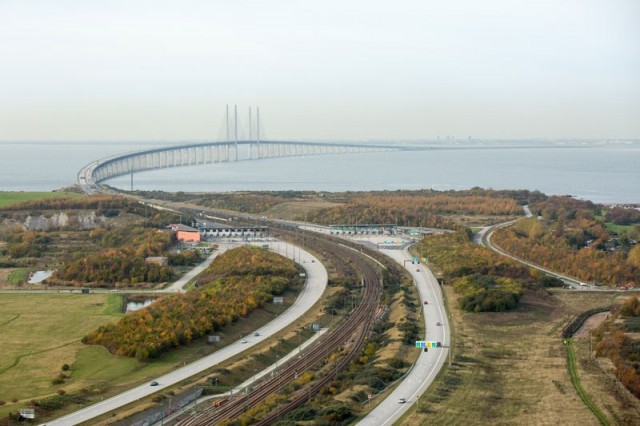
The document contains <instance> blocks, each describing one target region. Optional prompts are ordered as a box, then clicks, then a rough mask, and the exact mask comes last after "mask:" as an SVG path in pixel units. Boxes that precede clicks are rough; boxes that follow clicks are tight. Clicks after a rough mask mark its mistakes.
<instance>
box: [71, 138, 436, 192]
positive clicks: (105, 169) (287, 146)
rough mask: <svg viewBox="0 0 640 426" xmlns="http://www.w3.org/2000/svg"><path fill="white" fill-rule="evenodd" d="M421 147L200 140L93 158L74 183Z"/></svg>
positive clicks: (95, 185)
mask: <svg viewBox="0 0 640 426" xmlns="http://www.w3.org/2000/svg"><path fill="white" fill-rule="evenodd" d="M424 149H429V148H425V147H415V146H406V145H405V146H403V145H379V144H357V143H326V142H295V141H255V140H247V141H225V142H204V143H194V144H186V145H177V146H170V147H162V148H155V149H148V150H144V151H137V152H133V153H127V154H122V155H115V156H112V157H108V158H103V159H100V160H96V161H93V162H91V163H89V164H87V165H86V166H84V167H83V168H82V170H80V171H79V172H78V183H79V184H80V187H81V188H82V189H83V190H84V191H85V192H86V193H88V194H95V193H98V192H101V188H100V186H99V184H100V182H102V181H105V180H107V179H110V178H113V177H116V176H123V175H129V174H133V173H137V172H142V171H147V170H155V169H164V168H171V167H183V166H194V165H199V164H214V163H224V162H230V161H245V160H262V159H268V158H280V157H294V156H308V155H325V154H345V153H350V154H354V153H365V152H386V151H415V150H424Z"/></svg>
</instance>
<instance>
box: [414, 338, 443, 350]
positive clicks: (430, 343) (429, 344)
mask: <svg viewBox="0 0 640 426" xmlns="http://www.w3.org/2000/svg"><path fill="white" fill-rule="evenodd" d="M440 347H442V342H436V341H435V340H427V341H425V340H416V348H440Z"/></svg>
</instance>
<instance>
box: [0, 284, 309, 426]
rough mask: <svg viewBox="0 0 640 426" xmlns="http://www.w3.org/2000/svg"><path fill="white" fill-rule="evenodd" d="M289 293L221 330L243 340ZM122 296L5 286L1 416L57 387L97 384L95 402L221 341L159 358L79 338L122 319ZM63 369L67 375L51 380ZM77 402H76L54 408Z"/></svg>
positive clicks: (0, 323)
mask: <svg viewBox="0 0 640 426" xmlns="http://www.w3.org/2000/svg"><path fill="white" fill-rule="evenodd" d="M284 297H285V304H284V305H282V306H281V305H277V306H274V305H267V306H265V307H264V308H261V309H257V310H256V311H254V312H253V313H252V314H250V316H249V317H248V318H246V319H240V320H239V321H237V322H235V323H233V324H231V325H230V326H228V327H225V328H224V329H223V330H221V331H219V332H217V333H216V334H218V335H220V336H221V339H222V341H223V342H226V343H229V342H234V341H236V340H238V339H239V338H240V337H241V336H244V335H246V334H247V333H250V332H251V331H252V330H255V329H256V328H258V327H260V326H261V325H262V324H265V323H267V322H269V321H270V320H272V319H273V318H274V317H275V316H276V315H279V314H280V313H282V312H283V311H284V310H285V309H287V308H288V307H289V306H290V305H291V304H292V303H293V301H294V300H295V299H296V297H297V293H296V292H286V293H285V294H284ZM122 303H123V299H122V296H121V295H117V294H109V295H105V294H0V342H2V344H1V348H2V350H1V353H2V356H1V357H0V401H4V402H5V405H3V406H0V418H2V417H4V416H6V415H7V414H8V413H9V412H14V413H15V412H16V411H17V410H18V408H22V407H25V406H28V405H29V404H30V401H31V400H34V399H35V400H38V399H41V398H44V397H47V396H52V395H56V394H57V392H58V390H60V389H62V390H64V391H65V392H66V393H67V394H72V393H79V392H80V391H81V390H83V389H94V388H95V387H96V386H97V387H99V388H100V389H101V391H100V393H96V394H93V391H92V392H89V393H88V394H86V399H87V401H88V403H89V402H95V401H96V400H100V398H107V397H109V396H112V395H114V394H116V393H119V392H122V391H124V390H126V389H128V388H130V387H132V386H134V385H137V384H140V383H143V382H145V381H150V380H153V379H154V378H156V377H158V376H161V375H163V374H166V373H168V372H169V371H171V370H173V369H175V368H177V367H179V366H183V365H184V364H185V363H190V362H193V361H195V360H197V359H200V358H201V357H203V356H205V355H208V354H209V353H211V352H213V351H215V350H217V349H219V348H220V346H213V345H207V344H206V342H205V341H204V340H203V339H199V340H197V341H194V342H193V343H191V344H190V345H189V346H186V347H182V348H178V349H175V350H172V351H170V352H168V353H165V354H163V355H162V356H161V357H160V358H158V359H157V360H154V362H141V361H137V360H136V359H133V358H128V357H119V356H115V355H112V354H111V353H109V352H108V351H107V350H106V349H105V348H103V347H102V346H88V345H84V344H82V343H81V342H80V339H82V337H83V336H84V335H86V334H88V333H89V332H90V331H92V330H94V329H96V328H97V327H99V326H100V325H104V324H106V323H107V322H115V321H117V320H119V319H120V318H121V317H122V316H123V315H124V314H122V313H121V308H122ZM64 364H69V366H70V369H69V370H68V371H63V370H62V367H63V365H64ZM60 374H64V375H65V376H68V377H67V378H64V379H62V381H61V382H60V383H57V384H53V383H52V382H53V381H55V380H56V379H60V376H59V375H60ZM58 381H59V380H58ZM96 398H97V399H96ZM14 400H16V402H13V401H14ZM78 408H80V407H79V406H77V405H73V404H71V405H69V406H67V407H65V408H64V409H62V410H59V411H57V412H55V413H52V416H53V417H57V416H60V415H63V414H64V413H66V412H70V411H73V410H74V409H78ZM41 419H42V417H41Z"/></svg>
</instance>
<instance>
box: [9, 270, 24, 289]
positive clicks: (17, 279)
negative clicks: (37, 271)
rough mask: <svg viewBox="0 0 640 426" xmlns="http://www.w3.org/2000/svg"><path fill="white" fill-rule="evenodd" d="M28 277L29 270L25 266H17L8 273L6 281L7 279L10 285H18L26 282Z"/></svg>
mask: <svg viewBox="0 0 640 426" xmlns="http://www.w3.org/2000/svg"><path fill="white" fill-rule="evenodd" d="M28 278H29V270H28V269H26V268H18V269H14V270H13V271H11V272H10V273H9V278H8V279H7V281H9V284H11V285H18V284H20V283H26V282H27V279H28Z"/></svg>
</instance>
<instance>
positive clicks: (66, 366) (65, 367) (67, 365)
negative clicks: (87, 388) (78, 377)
mask: <svg viewBox="0 0 640 426" xmlns="http://www.w3.org/2000/svg"><path fill="white" fill-rule="evenodd" d="M70 369H71V367H70V366H69V364H62V371H69V370H70Z"/></svg>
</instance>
